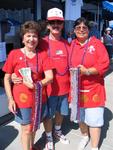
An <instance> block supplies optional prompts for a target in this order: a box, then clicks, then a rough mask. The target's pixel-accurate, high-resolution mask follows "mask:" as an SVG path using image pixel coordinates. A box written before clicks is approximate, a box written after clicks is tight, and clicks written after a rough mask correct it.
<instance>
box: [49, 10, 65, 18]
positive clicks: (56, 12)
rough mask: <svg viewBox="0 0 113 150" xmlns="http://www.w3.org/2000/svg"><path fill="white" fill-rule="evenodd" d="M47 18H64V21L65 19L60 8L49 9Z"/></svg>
mask: <svg viewBox="0 0 113 150" xmlns="http://www.w3.org/2000/svg"><path fill="white" fill-rule="evenodd" d="M47 20H62V21H64V17H63V11H62V10H61V9H59V8H52V9H49V10H48V12H47Z"/></svg>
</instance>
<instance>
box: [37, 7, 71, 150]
mask: <svg viewBox="0 0 113 150" xmlns="http://www.w3.org/2000/svg"><path fill="white" fill-rule="evenodd" d="M47 22H48V25H47V28H48V30H49V35H48V36H47V37H45V38H44V39H43V40H42V42H40V47H41V48H42V49H43V50H47V52H48V55H49V57H51V59H52V60H53V66H54V71H53V73H54V79H53V82H52V83H51V84H49V85H48V86H47V94H48V116H47V119H46V120H45V122H44V126H45V132H46V145H45V148H46V150H54V145H53V136H54V137H55V138H56V139H57V140H60V141H61V142H62V143H64V144H69V140H67V139H66V137H65V136H64V135H63V134H62V130H61V126H62V122H63V116H67V115H68V93H69V69H68V50H69V44H68V42H67V41H66V40H64V39H63V38H62V37H61V35H62V30H63V27H64V17H63V12H62V10H60V9H58V8H52V9H49V10H48V12H47ZM54 116H55V126H54V130H53V133H52V129H53V118H54Z"/></svg>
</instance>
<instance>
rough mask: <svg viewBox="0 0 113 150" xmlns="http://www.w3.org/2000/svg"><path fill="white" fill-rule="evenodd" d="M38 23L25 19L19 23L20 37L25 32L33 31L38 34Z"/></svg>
mask: <svg viewBox="0 0 113 150" xmlns="http://www.w3.org/2000/svg"><path fill="white" fill-rule="evenodd" d="M40 30H41V29H40V25H39V24H38V22H36V21H26V22H25V23H24V24H22V25H21V33H20V35H21V37H23V35H24V34H25V33H27V32H35V33H37V34H38V36H39V35H40Z"/></svg>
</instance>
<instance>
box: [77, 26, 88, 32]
mask: <svg viewBox="0 0 113 150" xmlns="http://www.w3.org/2000/svg"><path fill="white" fill-rule="evenodd" d="M75 29H76V30H77V31H80V30H83V31H87V30H88V27H87V26H76V27H75Z"/></svg>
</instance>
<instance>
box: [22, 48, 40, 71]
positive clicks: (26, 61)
mask: <svg viewBox="0 0 113 150" xmlns="http://www.w3.org/2000/svg"><path fill="white" fill-rule="evenodd" d="M22 52H23V53H24V61H25V65H26V67H30V66H29V63H28V60H27V58H26V57H28V58H31V59H32V58H33V57H34V56H35V55H36V64H34V65H36V72H38V53H36V52H34V53H33V52H28V51H27V50H26V49H25V48H23V49H22ZM29 55H30V57H29Z"/></svg>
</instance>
